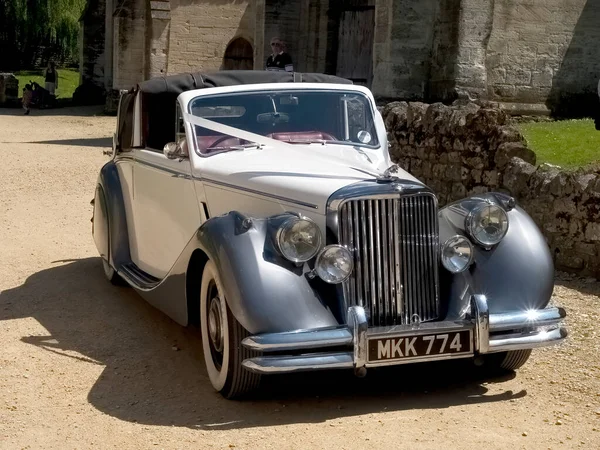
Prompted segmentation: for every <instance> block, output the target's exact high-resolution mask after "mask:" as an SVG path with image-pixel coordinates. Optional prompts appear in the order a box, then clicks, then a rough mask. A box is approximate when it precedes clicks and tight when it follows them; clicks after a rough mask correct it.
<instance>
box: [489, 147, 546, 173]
mask: <svg viewBox="0 0 600 450" xmlns="http://www.w3.org/2000/svg"><path fill="white" fill-rule="evenodd" d="M514 157H517V158H520V159H522V160H523V161H525V162H528V163H529V164H535V162H536V156H535V153H534V152H533V151H532V150H530V149H528V148H527V147H526V146H525V144H523V143H521V142H504V143H502V144H500V145H499V146H498V149H497V150H496V154H495V156H494V162H495V163H496V167H498V169H503V168H504V167H505V166H506V165H507V164H508V162H509V161H510V160H511V159H512V158H514Z"/></svg>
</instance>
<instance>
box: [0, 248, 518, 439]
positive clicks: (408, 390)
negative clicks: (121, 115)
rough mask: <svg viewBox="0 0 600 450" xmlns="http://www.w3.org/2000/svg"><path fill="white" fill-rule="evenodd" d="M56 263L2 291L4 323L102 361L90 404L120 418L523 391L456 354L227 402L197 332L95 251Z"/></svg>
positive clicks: (268, 413)
mask: <svg viewBox="0 0 600 450" xmlns="http://www.w3.org/2000/svg"><path fill="white" fill-rule="evenodd" d="M54 264H55V266H54V267H52V268H49V269H45V270H42V271H40V272H38V273H35V274H33V275H31V276H29V277H28V278H27V279H26V281H25V282H24V284H23V285H21V286H18V287H15V288H12V289H8V290H5V291H3V292H0V320H11V319H18V318H26V317H32V318H34V319H36V320H37V321H38V322H39V323H40V324H41V325H42V326H43V327H44V328H45V329H46V330H47V333H44V334H46V335H42V336H39V335H35V336H22V338H21V340H22V341H23V342H25V343H27V344H31V345H35V346H37V347H39V348H42V349H44V350H46V351H49V352H52V353H53V355H52V357H53V358H56V355H55V354H56V353H58V354H60V355H62V356H61V357H63V358H65V361H66V360H67V359H66V358H69V359H74V360H77V361H78V362H80V363H83V364H94V365H102V366H104V370H103V372H102V374H101V375H100V376H99V378H98V379H97V381H96V382H95V384H94V385H93V387H92V388H91V390H90V392H89V394H88V401H89V402H90V403H91V404H92V405H93V406H94V407H95V408H97V409H98V410H100V411H102V412H104V413H106V414H109V415H111V416H113V417H116V418H118V419H121V420H126V421H130V422H138V423H144V424H151V425H169V426H182V427H190V428H200V429H205V430H211V429H219V430H223V429H233V428H249V427H257V426H268V425H280V424H289V423H320V422H324V421H328V420H332V419H336V418H340V417H348V416H358V415H364V414H369V413H377V412H382V411H402V410H411V409H434V408H435V409H438V408H441V409H443V408H448V407H452V406H457V405H468V404H477V403H486V402H497V401H508V400H510V399H513V398H520V397H523V396H525V395H526V391H524V390H523V391H519V392H512V391H511V390H506V391H503V392H500V393H497V394H494V395H492V394H489V393H488V388H487V387H486V384H488V383H501V382H503V381H506V380H509V379H511V378H512V377H514V376H515V375H514V374H509V375H507V376H504V377H503V378H495V379H489V378H487V379H486V378H484V377H483V376H482V374H481V373H480V372H476V371H475V372H474V371H473V370H472V365H470V364H465V363H464V362H458V361H453V362H450V363H432V364H418V365H413V366H403V367H402V366H400V367H397V368H394V369H386V370H371V371H370V372H369V374H368V376H367V377H365V378H362V379H359V378H356V377H354V375H353V374H352V373H351V372H350V373H349V372H345V371H331V372H313V373H303V374H295V375H291V376H271V377H269V378H266V379H264V380H263V384H262V387H261V389H259V391H258V392H256V393H255V394H253V395H252V396H251V397H248V398H247V399H245V400H239V401H230V400H225V399H223V398H222V397H221V396H220V395H219V394H217V393H216V392H215V391H214V390H213V388H212V386H211V385H210V383H209V380H208V378H207V375H206V371H205V369H204V362H203V357H202V351H201V342H200V335H199V332H198V330H195V329H190V328H185V327H181V326H180V325H178V324H176V323H174V322H173V321H171V320H170V319H169V318H167V317H166V316H165V315H164V314H163V313H161V312H160V311H158V310H156V309H154V308H153V307H152V306H150V305H149V304H147V303H146V302H145V301H144V300H143V299H142V298H141V297H140V296H138V295H137V294H136V293H135V292H134V291H133V290H132V289H130V288H127V287H116V286H113V285H111V284H110V283H108V282H107V281H106V280H105V279H104V276H103V273H102V268H101V262H100V259H99V258H87V259H80V260H74V261H58V262H55V263H54ZM38 334H39V333H38ZM65 370H68V369H65ZM67 377H68V375H67ZM494 391H495V392H498V388H497V387H496V388H495V389H494Z"/></svg>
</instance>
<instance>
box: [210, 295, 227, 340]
mask: <svg viewBox="0 0 600 450" xmlns="http://www.w3.org/2000/svg"><path fill="white" fill-rule="evenodd" d="M222 317H223V316H222V314H221V299H220V298H219V297H213V298H212V299H211V301H210V309H209V310H208V335H209V336H210V340H211V341H212V344H213V347H214V348H215V350H216V351H218V352H222V351H223V328H222V326H221V324H222Z"/></svg>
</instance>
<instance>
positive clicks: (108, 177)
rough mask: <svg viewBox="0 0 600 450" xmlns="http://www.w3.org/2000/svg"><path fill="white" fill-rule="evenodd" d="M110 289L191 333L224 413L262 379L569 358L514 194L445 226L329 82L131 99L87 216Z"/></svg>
mask: <svg viewBox="0 0 600 450" xmlns="http://www.w3.org/2000/svg"><path fill="white" fill-rule="evenodd" d="M93 203H94V207H93V210H94V212H93V237H94V240H95V243H96V246H97V248H98V251H99V253H100V256H101V257H102V261H103V267H104V272H105V274H106V277H107V278H108V279H109V280H110V281H112V282H115V283H116V282H121V283H126V284H128V285H130V286H131V287H132V288H134V289H135V290H136V291H137V292H139V294H140V295H141V296H142V297H143V298H145V299H146V300H147V301H148V302H150V303H151V304H153V305H154V306H156V307H157V308H159V309H160V310H162V311H163V312H164V313H165V314H167V315H168V316H170V317H171V318H173V320H175V321H176V322H178V323H180V324H181V325H183V326H187V325H189V324H198V325H199V326H200V328H201V333H202V345H203V352H204V359H205V364H206V370H207V373H208V376H209V379H210V381H211V383H212V385H213V386H214V388H215V389H216V390H217V391H219V392H221V393H222V395H223V396H225V397H227V398H233V397H238V396H240V395H242V394H244V393H246V392H248V391H250V390H252V389H254V388H255V387H256V386H258V384H259V382H260V379H261V376H262V375H263V374H285V373H289V372H297V371H315V370H322V369H340V370H351V371H354V372H355V373H356V375H358V376H365V375H366V374H367V373H368V371H369V369H370V368H373V367H379V366H393V365H398V364H413V363H419V362H424V361H434V360H444V359H456V358H470V359H472V360H474V361H477V362H481V363H484V364H488V365H490V366H492V367H496V368H499V369H506V370H514V369H517V368H518V367H520V366H521V365H523V364H524V363H525V362H526V361H527V359H528V358H529V356H530V353H531V349H534V348H536V347H542V346H547V345H551V344H555V343H559V342H561V341H562V340H563V339H564V338H565V337H566V334H567V333H566V331H565V329H564V327H563V326H562V325H561V322H562V321H563V319H564V317H565V311H564V310H563V309H562V308H560V307H556V306H549V301H550V297H551V294H552V290H553V275H554V269H553V264H552V258H551V255H550V253H549V250H548V246H547V245H546V241H545V240H544V237H543V236H542V235H541V233H540V231H539V230H538V228H537V227H536V225H535V224H534V222H533V221H532V220H531V218H530V217H529V216H528V215H527V213H526V212H525V211H523V210H522V209H521V208H520V207H519V206H518V205H517V204H515V200H514V199H513V198H511V197H510V196H507V195H505V194H502V193H487V194H480V195H475V196H471V197H468V198H464V199H462V200H460V201H458V202H455V203H452V204H449V205H447V206H445V207H443V208H439V207H438V204H437V199H436V194H435V192H433V191H432V190H431V189H430V188H429V187H427V186H426V185H424V184H423V183H422V182H420V181H419V180H418V179H416V178H415V177H413V176H412V175H410V174H409V173H407V172H406V171H404V170H403V169H402V168H401V167H398V166H396V165H394V164H393V162H392V161H391V159H390V155H389V152H388V143H387V132H386V129H385V126H384V123H383V120H382V117H381V115H380V113H379V112H378V110H377V108H376V104H375V101H374V98H373V95H372V94H371V92H370V91H369V90H368V89H367V88H365V87H362V86H356V85H353V84H352V83H351V82H350V81H348V80H345V79H341V78H337V77H334V76H329V75H323V74H300V73H282V72H267V71H264V72H263V71H232V72H227V71H224V72H216V73H211V74H204V73H193V74H192V73H190V74H180V75H174V76H168V77H162V78H156V79H152V80H148V81H146V82H143V83H140V84H138V85H136V86H135V87H134V88H132V89H131V90H129V91H127V92H125V93H123V95H122V97H121V100H120V105H119V113H118V120H117V130H116V133H115V136H114V145H113V151H112V154H111V159H110V161H109V162H107V163H106V165H104V167H102V169H101V171H100V173H99V176H98V181H97V185H96V193H95V199H94V201H93Z"/></svg>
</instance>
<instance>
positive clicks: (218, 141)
mask: <svg viewBox="0 0 600 450" xmlns="http://www.w3.org/2000/svg"><path fill="white" fill-rule="evenodd" d="M228 139H237V140H238V141H240V144H241V139H239V138H236V137H233V136H221V137H220V138H219V139H217V140H216V141H215V142H213V143H212V144H211V145H210V147H207V148H206V150H210V149H211V148H214V147H217V146H218V145H219V144H220V143H222V142H225V141H226V140H228ZM238 145H239V144H238Z"/></svg>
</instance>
